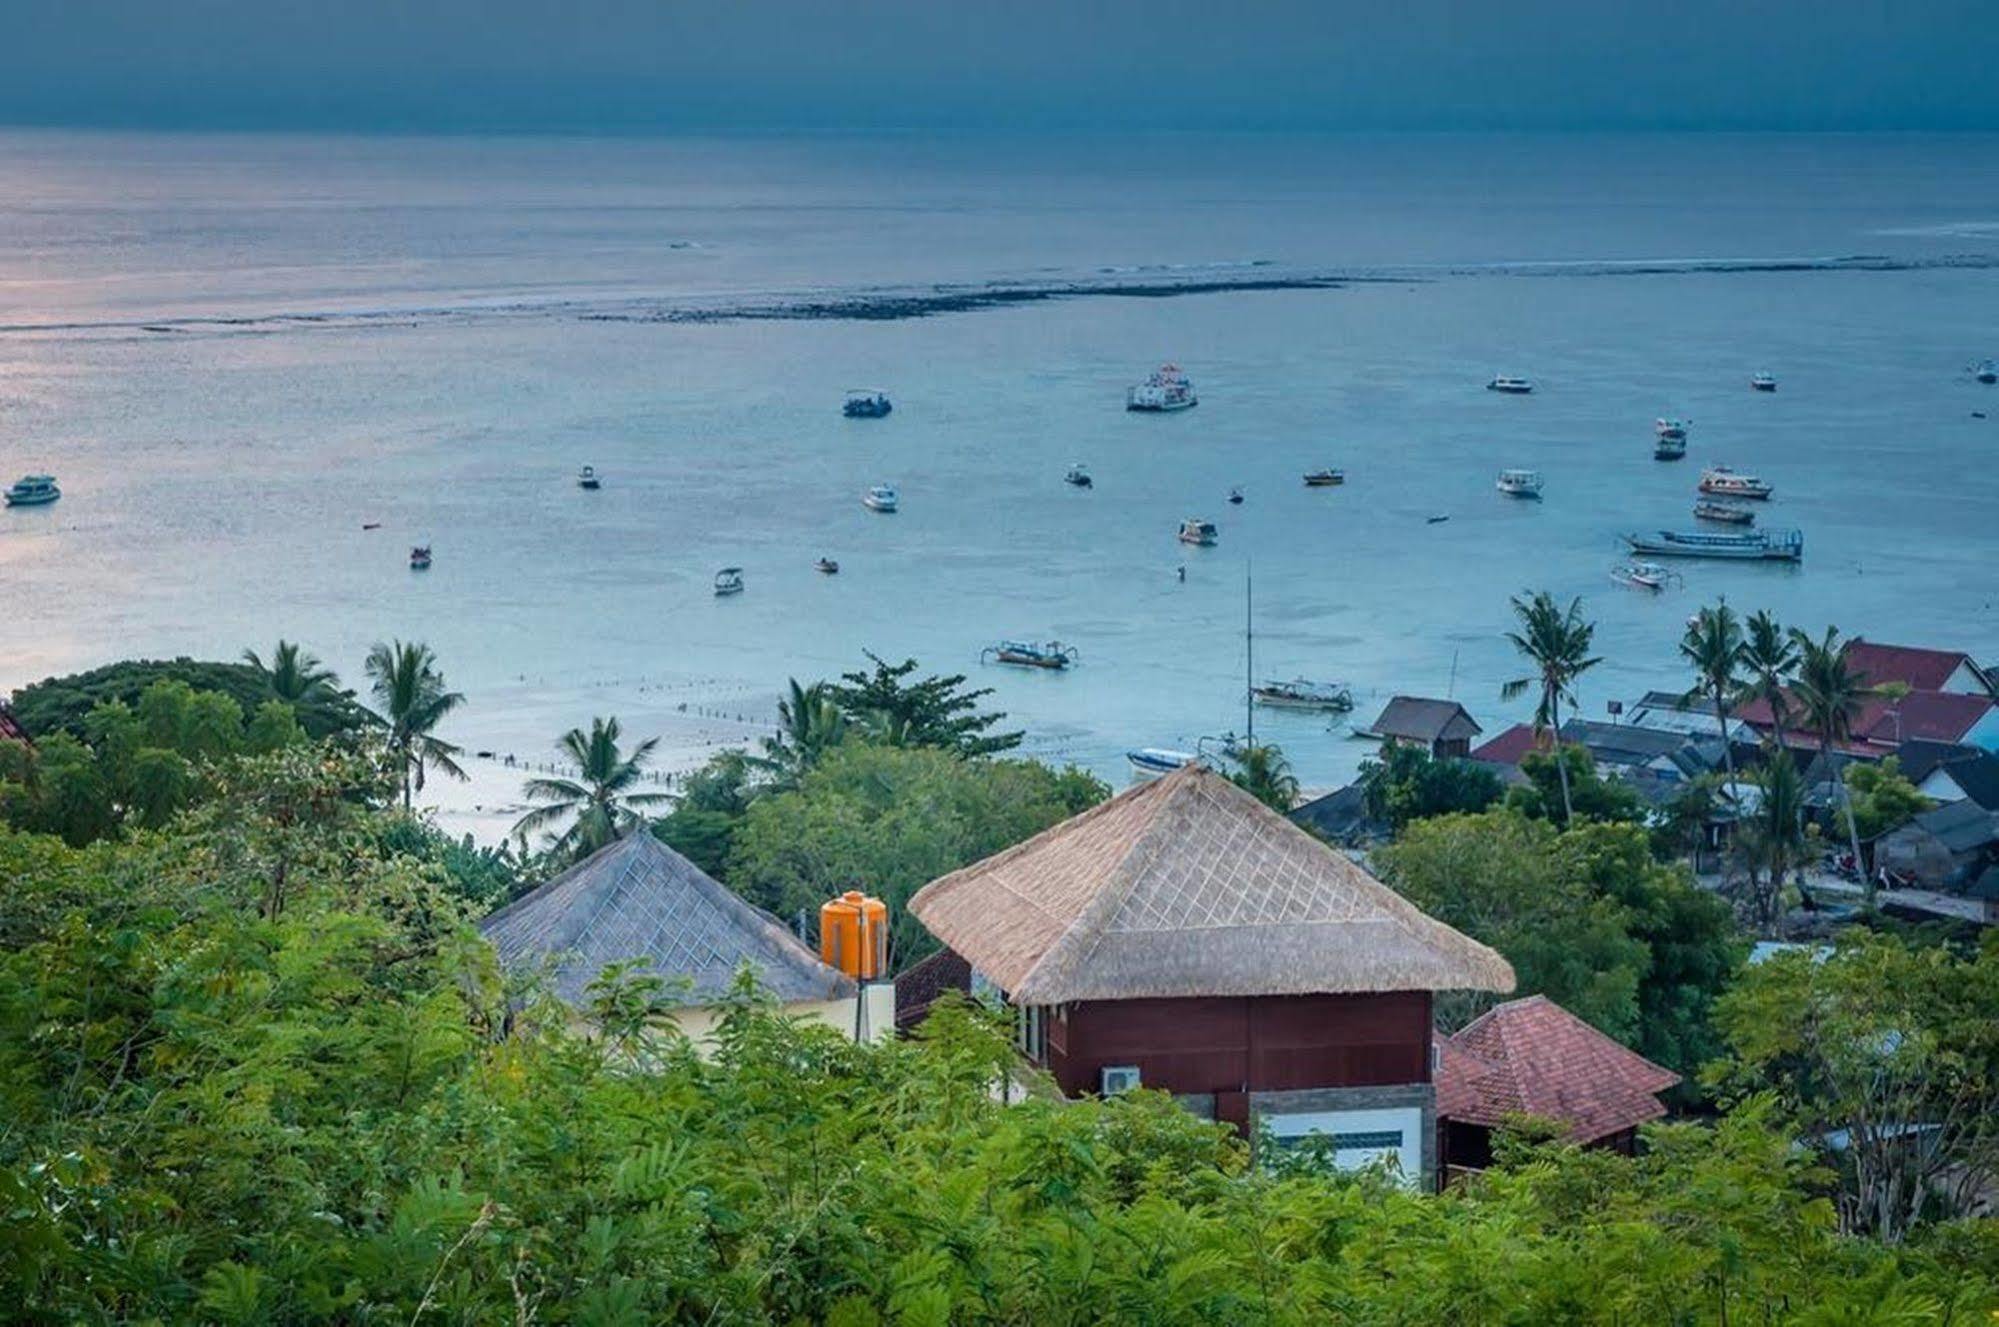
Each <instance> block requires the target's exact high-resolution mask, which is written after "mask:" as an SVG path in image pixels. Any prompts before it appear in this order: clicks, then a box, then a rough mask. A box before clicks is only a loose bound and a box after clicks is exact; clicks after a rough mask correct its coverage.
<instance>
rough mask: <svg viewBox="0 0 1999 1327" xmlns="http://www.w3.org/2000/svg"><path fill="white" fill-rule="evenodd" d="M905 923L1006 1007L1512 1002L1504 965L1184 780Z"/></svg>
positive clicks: (1223, 786)
mask: <svg viewBox="0 0 1999 1327" xmlns="http://www.w3.org/2000/svg"><path fill="white" fill-rule="evenodd" d="M909 907H910V911H911V912H913V913H915V914H916V916H917V918H918V919H919V920H921V921H922V922H923V924H924V925H925V926H927V927H929V928H930V930H931V932H932V933H933V934H935V935H936V936H937V937H938V938H939V939H940V940H942V941H943V942H944V943H945V944H947V945H949V946H950V947H951V948H952V949H954V950H956V951H957V952H958V953H960V954H963V955H964V956H965V958H966V959H967V960H968V961H970V963H971V964H972V966H974V967H976V968H977V969H978V970H979V971H980V972H981V973H983V974H985V975H986V976H987V977H989V978H990V979H992V980H993V981H994V982H997V983H998V984H999V985H1000V987H1001V988H1002V989H1004V990H1006V991H1007V992H1008V994H1010V995H1011V996H1012V997H1013V998H1014V999H1015V1000H1017V1001H1019V1002H1021V1003H1023V1004H1062V1003H1067V1002H1070V1001H1076V1000H1129V999H1141V998H1146V997H1154V996H1192V995H1309V994H1320V993H1346V992H1357V991H1411V990H1459V989H1465V990H1481V991H1510V990H1512V989H1513V969H1512V968H1510V967H1508V966H1507V963H1506V960H1505V959H1503V958H1501V957H1500V956H1499V955H1498V954H1496V953H1494V952H1493V951H1492V950H1490V949H1487V948H1486V947H1485V946H1484V945H1482V944H1479V943H1478V942H1477V941H1475V940H1472V939H1470V938H1469V937H1467V936H1464V935H1460V934H1459V933H1458V932H1456V931H1454V930H1452V929H1451V928H1450V927H1448V926H1446V925H1444V924H1443V923H1442V922H1439V921H1436V920H1434V919H1432V918H1430V917H1427V916H1425V915H1424V914H1423V913H1421V912H1419V911H1417V909H1416V908H1415V907H1413V906H1412V905H1411V904H1409V903H1408V902H1407V901H1406V900H1404V899H1403V898H1402V897H1401V896H1400V895H1398V894H1396V893H1395V892H1394V891H1393V890H1391V889H1389V888H1388V887H1387V886H1386V885H1384V884H1382V883H1381V882H1380V881H1378V880H1376V879H1374V877H1372V876H1370V875H1369V874H1368V873H1367V872H1366V871H1363V870H1362V869H1361V868H1360V867H1358V866H1356V865H1354V864H1353V863H1352V862H1350V861H1348V860H1347V859H1346V858H1345V857H1343V856H1341V855H1340V854H1339V853H1337V852H1334V851H1333V850H1332V849H1330V848H1328V847H1326V846H1325V845H1324V844H1323V843H1320V842H1319V841H1318V840H1317V839H1315V838H1313V837H1312V836H1311V835H1310V834H1307V833H1306V832H1305V831H1304V830H1302V829H1300V828H1298V827H1297V826H1296V825H1293V824H1292V823H1291V822H1290V821H1288V820H1286V819H1285V818H1284V817H1283V816H1281V815H1279V814H1277V813H1276V812H1275V811H1272V810H1271V809H1270V808H1268V807H1266V806H1264V805H1263V804H1262V803H1261V802H1259V801H1257V800H1256V799H1255V798H1254V797H1251V796H1250V795H1249V794H1248V793H1246V792H1244V791H1243V790H1242V789H1240V788H1238V787H1236V786H1235V785H1234V784H1233V783H1231V782H1229V781H1228V780H1227V779H1225V778H1223V777H1222V776H1220V775H1219V774H1216V773H1215V772H1214V771H1212V770H1210V769H1207V768H1206V767H1204V766H1201V765H1189V766H1187V767H1186V768H1184V769H1181V770H1178V771H1176V772H1174V773H1172V774H1169V775H1167V776H1166V777H1165V778H1163V779H1160V780H1158V781H1157V782H1154V783H1149V784H1145V785H1143V786H1141V787H1138V788H1134V789H1132V790H1131V791H1129V792H1126V793H1123V794H1120V795H1119V796H1117V797H1113V798H1112V799H1111V800H1109V801H1108V802H1105V803H1103V804H1102V805H1101V806H1097V807H1093V808H1091V809H1090V810H1088V811H1085V812H1084V813H1083V814H1082V815H1079V816H1076V817H1075V818H1074V819H1071V820H1067V821H1064V822H1063V823H1062V824H1059V825H1057V826H1055V827H1054V828H1053V829H1050V830H1047V831H1046V832H1044V833H1042V834H1040V835H1037V836H1036V837H1034V838H1032V839H1029V840H1028V841H1027V842H1025V843H1023V844H1020V845H1018V846H1016V847H1013V848H1009V849H1008V850H1007V851H1005V852H1002V853H1000V854H998V855H997V856H993V857H988V858H987V859H986V860H985V861H982V862H979V863H977V864H976V865H973V866H968V867H966V868H965V869H964V870H962V871H957V872H954V873H952V874H951V875H947V876H944V877H943V878H942V879H939V880H933V881H931V882H930V883H929V884H928V885H926V886H924V887H923V889H922V890H921V891H920V892H919V893H918V894H917V895H916V897H915V898H914V899H912V900H910V904H909Z"/></svg>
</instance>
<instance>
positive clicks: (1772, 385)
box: [1749, 373, 1777, 392]
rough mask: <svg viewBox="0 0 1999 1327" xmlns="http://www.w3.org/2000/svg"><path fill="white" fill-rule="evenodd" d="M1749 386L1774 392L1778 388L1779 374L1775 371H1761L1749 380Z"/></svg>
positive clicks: (1762, 390) (1755, 389)
mask: <svg viewBox="0 0 1999 1327" xmlns="http://www.w3.org/2000/svg"><path fill="white" fill-rule="evenodd" d="M1749 386H1750V388H1751V389H1752V390H1754V391H1759V392H1774V391H1776V390H1777V375H1776V374H1774V373H1759V374H1757V375H1756V376H1754V377H1752V378H1751V379H1750V380H1749Z"/></svg>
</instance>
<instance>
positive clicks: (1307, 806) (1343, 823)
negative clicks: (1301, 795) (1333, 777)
mask: <svg viewBox="0 0 1999 1327" xmlns="http://www.w3.org/2000/svg"><path fill="white" fill-rule="evenodd" d="M1288 814H1289V815H1290V817H1291V823H1292V824H1294V825H1297V826H1299V827H1300V828H1302V829H1305V830H1308V831H1310V832H1311V833H1313V834H1316V835H1318V836H1319V837H1320V838H1322V839H1324V840H1325V841H1326V842H1328V843H1338V844H1343V845H1345V846H1348V847H1356V846H1358V845H1360V844H1362V843H1365V842H1367V841H1368V840H1370V839H1380V838H1386V837H1387V836H1388V833H1389V827H1388V825H1387V824H1386V823H1385V822H1383V821H1379V820H1376V819H1375V818H1374V817H1373V816H1371V815H1369V814H1368V810H1367V789H1366V788H1364V787H1362V786H1361V785H1360V784H1359V783H1349V784H1348V785H1347V786H1346V787H1344V788H1341V789H1338V790H1337V791H1334V792H1329V793H1327V794H1326V795H1325V796H1324V797H1315V798H1313V799H1312V800H1311V801H1309V802H1306V803H1304V804H1303V805H1301V806H1296V807H1293V808H1292V809H1291V810H1290V812H1289V813H1288Z"/></svg>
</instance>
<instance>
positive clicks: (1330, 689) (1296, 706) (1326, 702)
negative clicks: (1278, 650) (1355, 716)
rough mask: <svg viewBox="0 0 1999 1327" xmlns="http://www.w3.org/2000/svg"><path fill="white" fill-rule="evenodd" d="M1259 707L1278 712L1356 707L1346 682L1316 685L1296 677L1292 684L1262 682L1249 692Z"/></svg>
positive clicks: (1290, 682) (1318, 683) (1337, 709)
mask: <svg viewBox="0 0 1999 1327" xmlns="http://www.w3.org/2000/svg"><path fill="white" fill-rule="evenodd" d="M1249 694H1250V695H1251V696H1252V697H1254V698H1255V700H1256V703H1257V704H1259V705H1273V706H1276V707H1277V708H1279V709H1293V710H1336V711H1338V712H1340V713H1342V714H1344V713H1345V712H1346V711H1348V710H1350V709H1352V708H1353V691H1352V689H1351V688H1349V687H1348V686H1347V685H1346V683H1344V682H1313V681H1309V680H1307V679H1305V678H1302V677H1294V678H1292V679H1291V680H1290V681H1289V682H1259V683H1257V684H1256V685H1255V686H1253V687H1251V688H1250V689H1249Z"/></svg>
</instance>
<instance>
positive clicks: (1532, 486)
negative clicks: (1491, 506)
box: [1493, 470, 1541, 498]
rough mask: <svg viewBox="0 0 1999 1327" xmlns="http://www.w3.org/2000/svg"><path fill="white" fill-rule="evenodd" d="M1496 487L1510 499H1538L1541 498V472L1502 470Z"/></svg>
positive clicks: (1495, 484) (1495, 483) (1496, 481)
mask: <svg viewBox="0 0 1999 1327" xmlns="http://www.w3.org/2000/svg"><path fill="white" fill-rule="evenodd" d="M1493 482H1494V486H1495V487H1496V488H1498V489H1499V491H1500V492H1501V493H1504V494H1505V495H1506V496H1507V497H1509V498H1538V497H1540V496H1541V472H1540V471H1539V470H1501V471H1500V472H1499V478H1498V479H1497V480H1495V481H1493Z"/></svg>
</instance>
